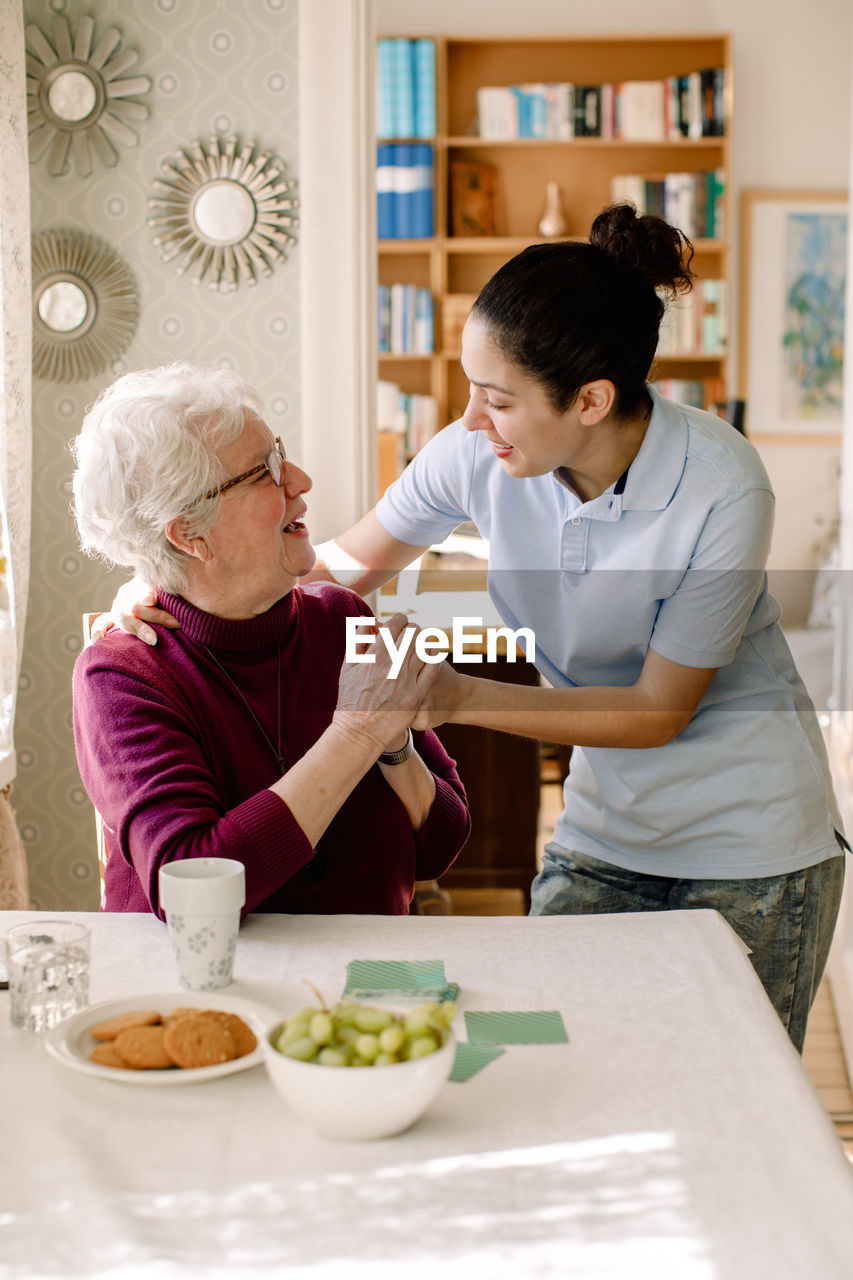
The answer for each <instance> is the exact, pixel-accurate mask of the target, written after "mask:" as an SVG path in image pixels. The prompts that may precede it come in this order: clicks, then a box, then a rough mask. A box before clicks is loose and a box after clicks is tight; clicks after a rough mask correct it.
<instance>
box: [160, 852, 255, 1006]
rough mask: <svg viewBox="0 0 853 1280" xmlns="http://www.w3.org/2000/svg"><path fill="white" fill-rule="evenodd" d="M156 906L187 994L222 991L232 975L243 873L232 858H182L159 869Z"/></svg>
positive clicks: (242, 891) (243, 897)
mask: <svg viewBox="0 0 853 1280" xmlns="http://www.w3.org/2000/svg"><path fill="white" fill-rule="evenodd" d="M159 886H160V905H161V907H162V908H163V910H164V912H165V914H166V924H167V925H168V928H169V938H170V940H171V943H172V950H173V951H174V953H175V959H176V961H177V964H178V981H179V982H180V984H181V986H182V987H186V988H188V989H189V990H191V991H214V990H216V989H217V988H219V987H227V986H228V984H229V983H230V982H231V979H232V975H233V972H234V952H235V950H236V947H237V932H238V930H239V928H240V908H241V907H242V906H243V904H244V903H245V901H246V869H245V867H244V866H243V863H242V862H237V861H236V860H235V859H233V858H186V859H185V860H184V861H182V862H168V863H166V864H165V866H162V867H161V868H160V875H159Z"/></svg>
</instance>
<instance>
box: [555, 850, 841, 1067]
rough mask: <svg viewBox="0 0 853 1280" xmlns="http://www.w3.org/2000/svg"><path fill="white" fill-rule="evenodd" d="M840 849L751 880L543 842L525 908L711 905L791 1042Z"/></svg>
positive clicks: (823, 949) (822, 954)
mask: <svg viewBox="0 0 853 1280" xmlns="http://www.w3.org/2000/svg"><path fill="white" fill-rule="evenodd" d="M843 883H844V856H843V855H841V856H839V857H837V858H829V859H827V860H826V861H824V862H819V863H817V864H816V865H815V866H813V867H804V868H803V869H802V870H801V871H791V872H789V873H788V874H787V875H781V876H764V877H761V878H758V879H752V880H675V879H672V878H670V877H669V876H650V875H644V874H642V873H641V872H637V871H625V870H623V869H622V868H621V867H615V866H613V865H611V864H610V863H608V862H600V861H599V860H598V859H597V858H591V857H589V856H588V855H587V854H585V853H571V852H569V851H568V850H567V849H563V848H561V847H560V846H559V845H555V844H549V845H546V846H545V857H544V860H543V864H542V870H541V871H540V873H539V875H538V876H537V877H536V879H535V880H534V881H533V888H532V891H531V906H530V914H531V915H534V916H553V915H594V914H598V913H604V912H619V911H680V910H684V909H686V908H697V907H707V908H712V909H713V910H715V911H719V913H720V915H721V916H723V917H724V918H725V919H726V920H727V921H728V923H729V924H730V925H731V927H732V928H733V929H734V930H735V932H736V933H737V934H739V935H740V937H741V938H742V939H743V941H744V942H745V943H746V945H747V946H748V947H749V948H750V951H751V954H750V957H749V958H750V960H751V962H752V965H753V968H754V969H755V971H756V973H757V974H758V977H759V978H760V980H761V983H762V985H763V987H764V990H765V991H766V992H767V995H768V996H769V997H770V1001H771V1003H772V1004H773V1007H774V1008H775V1009H776V1012H777V1013H778V1014H779V1017H780V1018H781V1019H782V1024H783V1026H784V1027H785V1029H786V1030H787V1032H788V1035H789V1036H790V1038H791V1040H792V1041H793V1043H794V1046H795V1047H796V1049H797V1050H798V1051H799V1052H800V1053H802V1049H803V1043H804V1041H805V1038H806V1024H807V1022H808V1016H809V1010H810V1009H811V1006H812V1003H813V1001H814V998H815V995H816V993H817V989H818V986H819V985H820V980H821V977H822V976H823V970H824V967H825V965H826V960H827V956H828V955H829V945H830V943H831V941H832V933H833V930H834V928H835V921H836V918H837V916H838V908H839V905H840V902H841V889H842V885H843Z"/></svg>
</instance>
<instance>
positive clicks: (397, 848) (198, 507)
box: [72, 364, 469, 917]
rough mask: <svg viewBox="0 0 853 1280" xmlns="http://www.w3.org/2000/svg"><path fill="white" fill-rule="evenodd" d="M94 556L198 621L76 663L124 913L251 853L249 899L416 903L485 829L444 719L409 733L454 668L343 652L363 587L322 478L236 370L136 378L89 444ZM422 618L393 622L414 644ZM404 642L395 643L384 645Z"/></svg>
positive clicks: (258, 906)
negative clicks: (325, 521)
mask: <svg viewBox="0 0 853 1280" xmlns="http://www.w3.org/2000/svg"><path fill="white" fill-rule="evenodd" d="M72 449H73V452H74V456H75V459H76V463H77V468H76V472H75V475H74V510H75V515H76V519H77V525H78V529H79V533H80V539H81V543H82V545H83V548H84V550H86V551H87V552H89V553H90V554H97V555H100V556H102V557H103V558H104V559H106V560H107V561H108V562H110V563H113V564H117V565H122V566H127V567H128V568H130V569H133V570H134V571H135V573H136V575H137V576H138V577H140V578H142V579H143V580H144V581H145V582H148V583H150V584H151V585H152V586H156V588H157V592H158V595H159V598H160V600H161V602H162V604H163V607H164V608H165V609H167V610H168V611H169V613H171V614H172V615H173V616H174V618H175V619H177V622H178V627H177V628H169V627H163V626H161V627H158V628H157V632H158V639H157V644H156V646H153V647H152V646H150V645H145V644H140V643H139V642H138V641H137V640H135V639H134V638H133V637H132V636H129V635H126V634H124V633H123V632H121V631H119V630H112V631H109V632H108V633H107V634H106V636H104V638H102V639H100V640H98V641H97V642H96V643H95V644H93V645H90V646H89V647H88V648H87V649H85V650H84V652H83V653H82V654H81V655H80V657H79V659H78V660H77V663H76V666H75V670H74V733H75V743H76V748H77V758H78V762H79V765H80V771H81V774H82V777H83V781H84V783H85V786H86V789H87V791H88V793H89V795H90V797H91V799H92V801H93V803H94V805H95V806H96V808H97V809H98V811H99V813H100V814H101V816H102V818H103V821H104V827H105V834H106V838H107V846H108V848H109V850H110V854H109V858H108V860H107V869H106V896H105V902H104V906H105V909H106V910H108V911H154V912H156V913H158V914H159V915H161V917H162V911H161V909H160V905H159V901H158V893H157V879H158V870H159V868H160V867H161V866H162V865H163V864H164V863H166V862H171V861H175V860H179V859H183V858H201V857H214V856H215V857H229V858H237V859H238V860H239V861H241V862H242V863H244V864H245V868H246V908H245V910H246V911H247V912H248V911H282V912H321V913H334V912H376V913H383V914H405V913H406V912H407V911H408V910H409V904H410V902H411V899H412V896H413V892H414V883H415V880H429V879H434V878H436V877H438V876H439V875H441V874H442V873H443V872H444V871H445V870H446V869H447V867H448V866H449V865H450V864H451V863H452V862H453V859H454V858H455V856H456V854H457V853H458V851H459V849H460V848H461V847H462V845H463V844H464V842H465V839H466V837H467V834H468V828H469V820H468V811H467V807H466V804H465V793H464V790H463V788H462V785H461V784H460V781H459V778H458V776H457V774H456V770H455V768H454V765H453V762H452V760H450V759H449V757H448V756H447V755H446V753H445V752H444V750H443V748H442V747H441V744H440V743H439V741H438V739H437V738H436V737H435V735H434V734H433V733H431V732H426V733H417V734H415V735H414V739H413V736H412V734H411V732H410V730H409V725H410V724H411V723H412V721H413V719H414V716H415V712H416V711H417V709H418V707H419V706H420V703H421V702H422V700H423V698H424V696H425V694H426V692H427V691H428V689H429V687H430V685H431V683H432V681H433V680H434V679H435V675H436V673H437V671H438V668H437V666H435V665H430V666H425V665H424V664H423V662H422V661H421V660H420V659H419V658H418V657H417V656H416V655H415V653H414V646H412V647H410V649H409V650H408V653H407V657H406V659H405V661H404V662H403V665H402V668H401V670H400V672H399V675H398V676H397V678H396V679H388V678H387V676H388V660H387V654H386V647H385V646H384V645H382V644H377V645H376V648H375V653H376V661H375V663H373V664H369V663H344V656H345V643H346V635H345V631H346V619H347V618H348V617H350V616H352V615H364V614H369V610H368V609H367V607H366V606H365V604H364V602H363V601H362V600H361V599H360V598H359V597H358V596H357V595H355V594H354V593H352V592H351V591H348V590H346V589H345V588H341V587H337V586H333V585H329V584H316V585H311V586H307V587H304V588H301V587H299V586H297V582H298V580H299V578H300V577H302V576H303V575H305V574H307V573H308V571H309V570H310V569H311V567H312V565H313V564H314V550H313V548H312V546H311V542H310V539H309V533H308V529H307V528H306V526H305V524H304V523H303V517H304V516H305V512H306V504H305V500H304V495H305V494H306V493H307V492H308V491H309V489H310V488H311V481H310V479H309V478H308V476H307V475H306V474H305V472H304V471H302V470H300V468H299V467H298V466H297V465H296V464H295V463H293V462H291V461H289V459H287V458H286V456H285V454H284V450H283V449H282V447H281V443H280V441H279V440H274V439H273V436H272V433H271V431H270V429H269V427H268V426H267V424H266V423H265V421H264V410H263V406H262V404H261V402H260V400H259V399H258V396H257V394H256V393H255V392H254V391H253V390H252V389H251V388H250V387H249V386H247V385H246V383H245V382H244V381H243V380H242V379H241V378H239V377H238V376H237V375H236V374H234V373H231V372H227V371H224V370H218V369H197V368H193V367H191V366H190V365H187V364H175V365H171V366H168V367H164V368H158V369H149V370H145V371H141V372H135V373H129V374H125V375H124V376H123V377H120V378H119V379H118V380H117V381H116V382H115V383H114V384H113V385H112V386H111V387H109V388H108V389H107V390H106V391H104V392H103V393H102V395H101V396H100V397H99V398H98V400H97V402H96V403H95V405H94V407H93V408H92V409H91V410H90V411H89V413H88V414H87V415H86V418H85V420H84V422H83V427H82V430H81V433H80V435H79V436H78V437H77V439H76V440H75V441H74V444H73V446H72ZM404 624H405V619H404V618H403V617H402V615H399V616H398V617H397V618H396V619H395V620H394V621H393V623H392V625H391V630H392V634H394V635H395V637H396V635H397V634H398V633H399V631H400V630H401V629H402V627H403V625H404ZM383 655H385V656H383Z"/></svg>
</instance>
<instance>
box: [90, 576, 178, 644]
mask: <svg viewBox="0 0 853 1280" xmlns="http://www.w3.org/2000/svg"><path fill="white" fill-rule="evenodd" d="M156 604H157V592H156V591H155V590H154V588H153V587H149V586H148V584H147V583H145V582H143V581H142V579H141V578H131V580H130V581H129V582H125V583H124V584H123V586H121V587H119V589H118V591H117V592H116V595H115V599H114V600H113V602H112V605H111V607H110V611H109V613H102V614H101V615H100V617H99V618H98V619H97V620H96V621H95V623H94V624H93V626H92V639H93V640H100V639H101V638H102V637H103V636H105V635H106V634H107V632H108V631H110V630H111V629H112V628H113V627H118V628H119V630H120V631H126V632H127V633H128V635H132V636H137V637H138V639H140V640H144V641H145V643H146V644H156V643H157V632H156V631H155V630H154V629H153V627H150V626H147V625H146V624H147V623H149V622H159V623H161V624H162V626H164V627H173V628H177V627H178V625H179V624H178V620H177V619H176V618H173V617H172V615H171V613H166V611H165V610H164V609H157V608H156V607H155V606H156Z"/></svg>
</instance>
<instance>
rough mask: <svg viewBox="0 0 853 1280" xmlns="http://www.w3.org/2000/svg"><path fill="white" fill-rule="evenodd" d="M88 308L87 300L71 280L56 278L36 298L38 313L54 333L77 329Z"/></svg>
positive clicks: (77, 285)
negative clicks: (54, 281) (54, 282)
mask: <svg viewBox="0 0 853 1280" xmlns="http://www.w3.org/2000/svg"><path fill="white" fill-rule="evenodd" d="M88 310H89V300H88V298H87V297H86V295H85V293H84V292H83V290H82V289H81V288H80V286H79V284H75V283H74V281H73V280H58V281H57V282H56V284H51V285H48V287H47V288H46V289H45V291H44V293H43V294H42V295H41V297H40V298H39V300H38V313H39V315H40V316H41V318H42V320H43V321H44V322H45V324H46V325H47V327H48V329H53V330H54V332H56V333H70V332H71V331H72V329H79V328H80V325H81V324H82V323H83V321H84V320H85V319H86V315H87V313H88Z"/></svg>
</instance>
